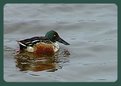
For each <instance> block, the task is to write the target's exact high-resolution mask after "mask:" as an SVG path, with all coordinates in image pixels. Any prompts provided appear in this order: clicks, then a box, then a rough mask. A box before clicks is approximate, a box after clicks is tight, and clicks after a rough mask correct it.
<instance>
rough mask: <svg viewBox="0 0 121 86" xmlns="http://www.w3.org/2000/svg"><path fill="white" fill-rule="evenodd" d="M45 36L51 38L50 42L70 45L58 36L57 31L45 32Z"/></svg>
mask: <svg viewBox="0 0 121 86" xmlns="http://www.w3.org/2000/svg"><path fill="white" fill-rule="evenodd" d="M45 37H46V38H48V39H49V40H51V41H52V42H56V41H58V42H60V43H63V44H65V45H70V44H69V43H68V42H66V41H64V40H63V39H62V38H60V36H59V35H58V33H57V32H56V31H54V30H51V31H49V32H47V33H46V35H45Z"/></svg>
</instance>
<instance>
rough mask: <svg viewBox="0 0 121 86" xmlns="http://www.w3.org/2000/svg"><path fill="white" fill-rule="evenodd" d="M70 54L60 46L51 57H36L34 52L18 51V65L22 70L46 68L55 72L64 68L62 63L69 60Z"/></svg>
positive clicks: (42, 69)
mask: <svg viewBox="0 0 121 86" xmlns="http://www.w3.org/2000/svg"><path fill="white" fill-rule="evenodd" d="M69 55H70V53H69V51H68V50H67V49H63V48H60V50H59V51H58V52H56V53H55V54H54V55H53V56H51V57H47V56H44V57H40V58H35V57H34V55H33V53H29V52H19V53H17V52H16V55H15V59H16V67H18V68H19V69H20V71H27V70H30V71H44V70H46V71H48V72H54V71H57V70H58V69H60V68H62V65H61V64H60V63H64V62H67V60H68V57H69Z"/></svg>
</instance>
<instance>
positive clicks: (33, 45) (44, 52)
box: [17, 30, 70, 57]
mask: <svg viewBox="0 0 121 86" xmlns="http://www.w3.org/2000/svg"><path fill="white" fill-rule="evenodd" d="M17 42H18V44H19V48H20V49H19V51H20V52H28V53H32V54H34V55H36V56H38V57H42V56H53V55H54V54H55V53H56V52H58V51H59V49H60V47H59V44H58V43H57V42H60V43H62V44H64V45H70V44H69V43H68V42H66V41H65V40H64V39H62V38H61V37H60V36H59V34H58V33H57V32H56V31H54V30H50V31H48V32H47V33H46V34H45V36H36V37H31V38H27V39H24V40H20V41H17Z"/></svg>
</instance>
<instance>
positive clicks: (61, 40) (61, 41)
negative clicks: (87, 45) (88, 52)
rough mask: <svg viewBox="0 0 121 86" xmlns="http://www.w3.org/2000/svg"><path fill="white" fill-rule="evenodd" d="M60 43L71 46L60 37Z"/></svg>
mask: <svg viewBox="0 0 121 86" xmlns="http://www.w3.org/2000/svg"><path fill="white" fill-rule="evenodd" d="M57 41H58V42H60V43H63V44H65V45H70V44H69V43H68V42H66V41H65V40H63V39H62V38H60V37H59V39H58V40H57Z"/></svg>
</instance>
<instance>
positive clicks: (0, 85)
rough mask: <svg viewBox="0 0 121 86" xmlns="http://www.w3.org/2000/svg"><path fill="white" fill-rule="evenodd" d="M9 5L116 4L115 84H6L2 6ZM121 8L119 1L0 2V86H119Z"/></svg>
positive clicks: (10, 0) (12, 0) (52, 0)
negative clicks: (116, 57) (116, 68)
mask: <svg viewBox="0 0 121 86" xmlns="http://www.w3.org/2000/svg"><path fill="white" fill-rule="evenodd" d="M10 3H12V4H13V3H20V4H27V3H34V4H36V3H37V4H38V3H39V4H41V3H42V4H43V3H49V4H51V3H52V4H53V3H57V4H59V3H65V4H68V3H69V4H71V3H72V4H73V3H77V4H78V3H82V4H83V3H85V4H86V3H88V4H89V3H90V4H94V3H99V4H101V3H103V4H105V3H106V4H107V3H108V4H109V3H111V4H116V5H117V14H118V16H117V17H118V18H117V20H118V27H117V29H118V30H117V32H118V33H117V34H118V36H117V39H118V42H117V43H118V44H117V46H118V52H117V53H118V54H117V55H118V59H117V60H118V65H117V66H118V73H117V77H118V78H117V81H115V82H6V81H4V66H3V64H4V63H3V60H4V59H3V58H4V48H3V47H4V45H3V39H4V37H3V35H4V6H5V4H10ZM120 7H121V4H120V1H119V0H0V86H22V85H24V86H26V85H27V86H35V85H37V86H38V85H42V86H48V85H49V86H53V85H54V86H76V85H78V86H80V85H82V86H119V85H121V77H119V76H121V74H120V73H121V58H119V57H120V56H121V53H119V51H120V45H119V44H121V43H120V38H121V37H120V29H119V28H120V27H121V24H120V23H121V22H119V21H120V19H121V18H120V17H121V16H119V15H121V10H119V9H120Z"/></svg>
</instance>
